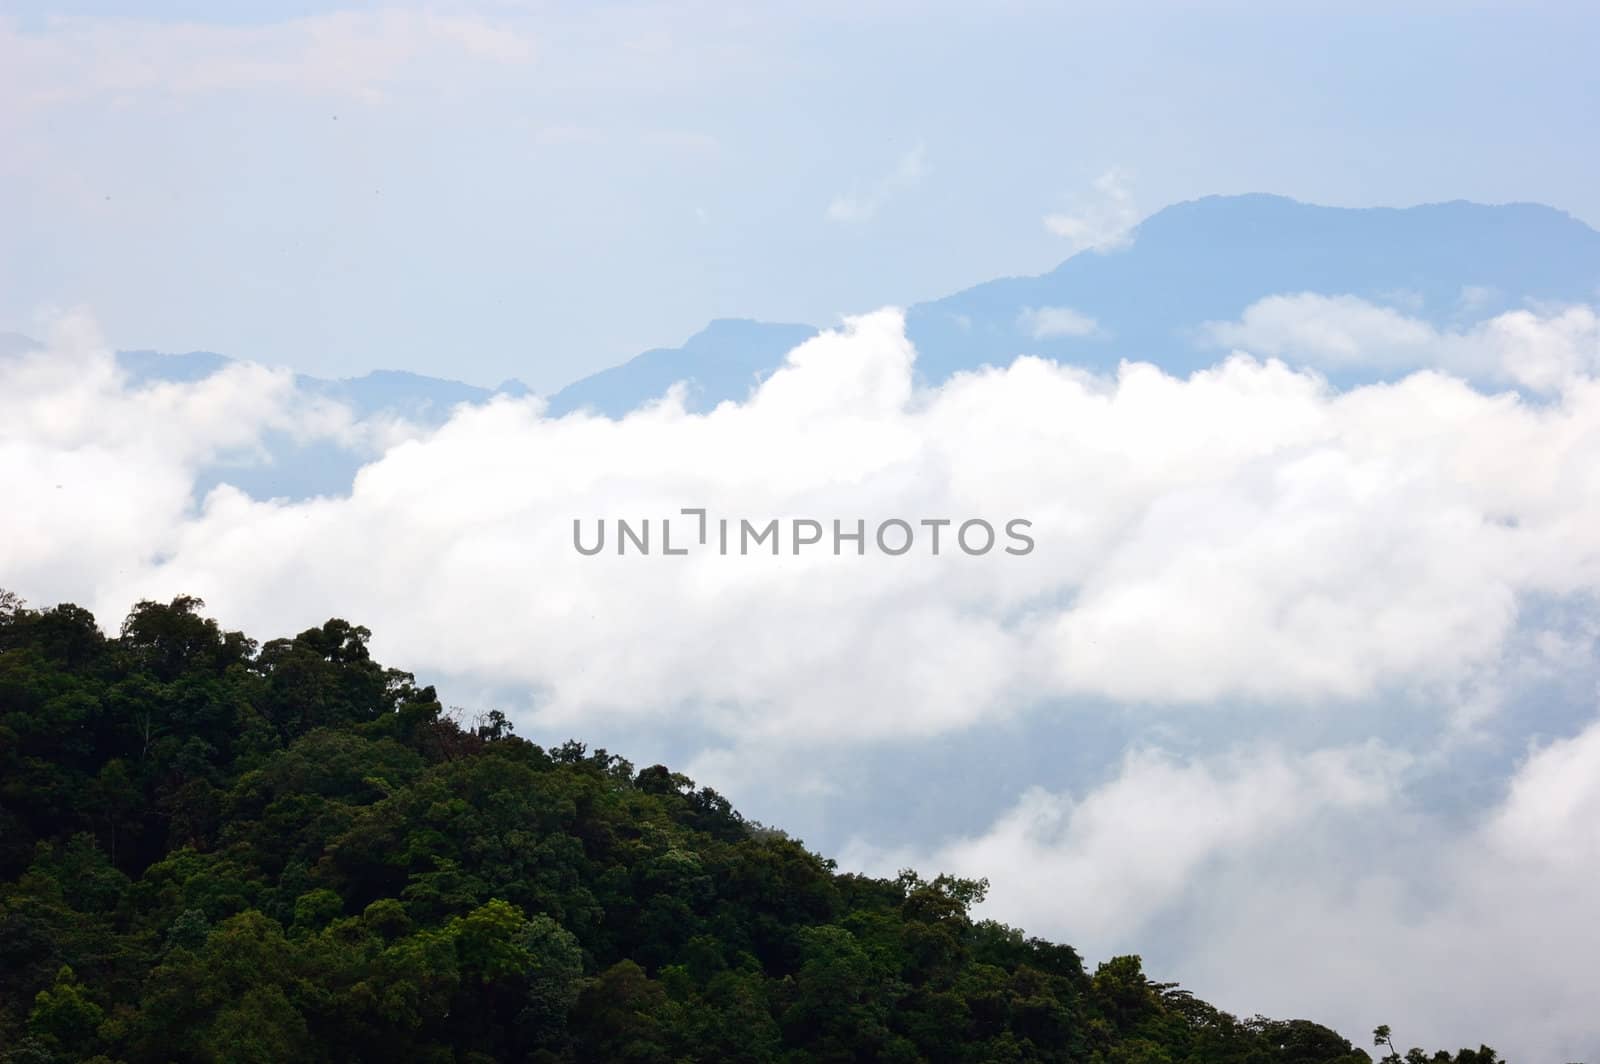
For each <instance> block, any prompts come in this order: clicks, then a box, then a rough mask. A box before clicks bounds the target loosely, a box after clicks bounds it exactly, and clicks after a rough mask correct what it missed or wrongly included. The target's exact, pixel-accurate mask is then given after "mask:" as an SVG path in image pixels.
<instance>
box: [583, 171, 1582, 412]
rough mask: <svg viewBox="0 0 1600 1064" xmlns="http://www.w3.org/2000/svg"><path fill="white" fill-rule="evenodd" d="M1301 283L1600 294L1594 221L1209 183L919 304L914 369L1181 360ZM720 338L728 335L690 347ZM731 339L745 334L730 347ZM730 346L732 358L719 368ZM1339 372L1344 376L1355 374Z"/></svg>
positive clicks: (642, 381)
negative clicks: (1036, 261) (1128, 236)
mask: <svg viewBox="0 0 1600 1064" xmlns="http://www.w3.org/2000/svg"><path fill="white" fill-rule="evenodd" d="M1293 292H1315V293H1320V294H1324V295H1354V296H1359V297H1362V298H1364V299H1368V300H1371V301H1373V302H1379V303H1391V304H1399V305H1401V306H1402V307H1403V309H1404V312H1405V313H1406V314H1408V315H1410V316H1413V317H1419V318H1422V319H1424V320H1427V321H1430V322H1432V323H1433V324H1435V325H1441V326H1442V325H1448V324H1450V323H1451V322H1452V321H1455V320H1457V319H1458V316H1459V315H1460V313H1461V312H1462V309H1463V304H1462V300H1463V297H1464V296H1466V295H1468V294H1470V295H1471V297H1472V299H1473V304H1472V313H1473V315H1474V319H1473V320H1479V319H1481V318H1482V317H1485V316H1488V315H1492V314H1495V313H1498V312H1500V311H1502V310H1506V309H1509V308H1512V307H1515V306H1521V305H1523V304H1524V303H1526V302H1527V301H1529V300H1537V301H1552V302H1567V303H1570V302H1578V301H1592V300H1594V299H1595V298H1596V296H1597V294H1600V232H1596V231H1595V230H1593V229H1591V228H1589V227H1588V226H1587V225H1585V224H1584V223H1583V222H1581V221H1579V220H1577V219H1576V218H1573V217H1572V216H1571V215H1568V214H1565V213H1563V212H1561V211H1558V210H1555V209H1553V208H1550V207H1542V206H1538V205H1536V204H1522V203H1519V204H1509V205H1504V206H1483V205H1481V204H1475V203H1465V202H1455V203H1439V204H1430V205H1427V206H1421V207H1407V208H1388V207H1376V208H1345V207H1318V206H1314V205H1312V204H1307V203H1299V202H1296V201H1295V200H1291V199H1286V198H1284V197H1282V196H1268V195H1247V196H1209V197H1207V198H1205V199H1199V200H1193V201H1191V202H1188V203H1180V204H1176V205H1174V206H1172V207H1168V208H1166V209H1165V210H1163V211H1160V212H1158V213H1156V214H1154V215H1152V216H1151V217H1149V218H1147V219H1146V220H1145V221H1144V222H1143V223H1142V224H1141V225H1140V226H1139V227H1138V228H1137V229H1136V230H1134V232H1133V234H1132V242H1131V244H1130V246H1128V247H1125V248H1122V249H1119V250H1114V251H1109V252H1094V251H1085V252H1081V253H1079V254H1077V255H1074V256H1072V257H1071V258H1069V259H1067V260H1066V261H1065V262H1063V263H1062V264H1061V265H1060V266H1057V267H1056V268H1055V269H1054V270H1051V271H1050V272H1049V273H1046V274H1041V275H1040V276H1037V277H1007V278H1001V279H999V280H994V281H988V282H985V283H984V284H980V285H977V286H975V287H973V288H969V289H966V290H965V291H962V292H957V293H955V294H954V295H950V296H946V297H944V298H942V299H938V300H934V301H933V302H929V303H919V304H917V305H915V306H913V307H911V308H910V309H909V310H908V311H907V315H906V328H907V331H908V333H909V335H910V337H911V340H912V342H913V343H915V344H916V347H917V371H918V374H919V375H920V377H921V378H922V380H923V381H924V382H925V383H930V384H937V383H939V382H942V381H944V380H946V379H948V378H949V377H950V376H951V375H952V374H954V373H957V372H960V371H961V370H968V369H976V368H978V367H979V366H982V365H985V364H990V365H1006V364H1009V363H1010V362H1011V361H1012V360H1013V359H1015V358H1016V357H1017V356H1018V355H1023V354H1031V355H1039V356H1042V357H1046V358H1052V359H1056V360H1060V361H1070V362H1072V363H1074V364H1078V365H1084V366H1088V367H1091V368H1098V369H1109V368H1114V367H1115V366H1116V364H1117V363H1118V361H1120V360H1121V359H1124V358H1133V359H1141V360H1145V361H1150V362H1154V363H1156V364H1157V365H1160V366H1162V367H1163V368H1165V369H1167V370H1169V371H1171V372H1175V373H1188V372H1190V371H1192V370H1195V369H1198V368H1201V367H1204V366H1208V365H1211V364H1212V363H1213V362H1215V361H1216V356H1217V352H1216V351H1215V350H1214V349H1208V348H1206V347H1203V346H1202V345H1201V344H1200V343H1199V342H1198V339H1199V336H1198V331H1199V327H1200V326H1201V325H1203V324H1204V323H1206V322H1208V321H1223V320H1229V319H1233V318H1237V317H1238V316H1239V315H1240V313H1241V312H1242V311H1243V310H1244V309H1245V308H1246V307H1248V306H1250V304H1252V303H1254V302H1256V301H1257V300H1260V299H1264V298H1266V297H1268V296H1272V295H1279V294H1283V293H1293ZM734 326H737V328H734ZM719 330H720V332H719ZM780 330H787V331H780ZM802 330H803V327H801V326H774V325H765V324H763V323H760V322H753V321H741V322H714V323H713V324H712V326H711V327H710V328H708V329H707V330H706V331H705V332H703V333H701V334H699V336H697V337H695V338H694V339H693V340H691V341H690V342H689V343H687V344H685V345H684V346H683V347H681V348H678V349H676V350H670V351H651V352H649V353H647V354H644V355H641V356H639V357H638V358H636V359H634V360H633V361H632V362H628V363H625V364H623V365H621V366H616V367H614V368H612V369H608V370H603V371H601V372H600V373H597V374H595V375H594V376H592V377H586V378H584V379H583V380H581V381H578V382H577V383H576V384H572V385H569V386H568V387H567V388H565V389H563V390H562V391H561V392H560V393H558V398H560V397H569V398H580V399H581V400H582V402H580V405H592V406H593V407H594V409H596V410H598V411H600V412H602V413H607V414H612V415H616V414H620V413H624V412H626V410H628V409H631V408H632V407H633V406H637V405H638V404H639V403H641V402H644V401H646V400H648V399H651V398H654V397H655V396H658V395H660V394H662V393H663V392H664V391H666V388H667V387H668V386H669V385H670V384H671V383H672V382H673V381H675V380H688V381H692V382H693V385H694V389H693V395H694V397H695V399H696V401H697V403H698V404H699V405H700V406H701V407H710V406H714V405H715V404H716V403H718V402H720V401H722V400H724V399H740V398H743V397H744V396H745V395H747V394H748V393H749V390H750V388H751V386H752V384H753V382H754V381H756V380H757V379H759V378H760V377H763V376H765V375H766V374H768V373H771V372H772V371H773V370H774V369H776V368H777V367H778V366H779V365H781V364H782V361H783V355H784V354H785V353H786V352H787V351H788V350H789V348H791V347H792V346H793V345H794V343H797V342H798V340H797V339H795V338H796V337H800V338H804V335H806V333H805V332H803V331H802ZM712 337H716V338H717V339H719V340H720V339H723V338H726V341H727V342H726V343H719V344H715V345H713V344H711V343H709V342H707V344H706V349H705V350H702V349H701V348H700V347H699V346H697V341H701V340H702V338H712ZM741 345H742V346H741ZM730 346H733V347H736V348H738V350H737V351H736V353H734V354H732V355H731V356H730V355H729V354H728V353H727V351H728V348H729V347H730ZM728 362H731V363H732V364H733V365H735V366H736V367H737V372H728V371H725V370H724V365H725V364H726V363H728ZM1346 376H1347V377H1349V378H1351V379H1350V380H1343V381H1341V383H1351V382H1353V380H1354V379H1356V375H1354V374H1347V375H1346ZM563 409H565V408H563Z"/></svg>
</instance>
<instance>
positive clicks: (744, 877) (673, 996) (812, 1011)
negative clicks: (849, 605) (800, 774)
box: [0, 595, 1497, 1064]
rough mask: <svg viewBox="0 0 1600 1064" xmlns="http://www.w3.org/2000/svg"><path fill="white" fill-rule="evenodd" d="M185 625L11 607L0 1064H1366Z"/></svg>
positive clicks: (429, 706) (0, 636)
mask: <svg viewBox="0 0 1600 1064" xmlns="http://www.w3.org/2000/svg"><path fill="white" fill-rule="evenodd" d="M200 605H201V603H199V602H198V601H196V600H194V599H186V598H180V599H177V600H175V601H173V602H171V603H168V604H158V603H150V602H145V603H140V604H139V605H138V606H137V607H135V608H134V610H133V612H132V613H131V614H130V615H129V617H128V618H127V620H126V621H125V622H124V623H123V625H122V628H121V631H120V634H119V635H118V636H117V637H116V638H107V637H106V636H105V635H103V634H102V633H101V631H100V630H99V628H98V627H97V626H96V623H95V620H94V618H93V617H92V616H91V615H90V614H89V613H88V612H87V611H85V610H83V609H80V608H78V607H76V606H70V605H63V606H57V607H55V608H52V609H44V610H33V609H28V608H25V607H24V606H23V605H22V604H21V603H20V602H18V601H17V600H16V599H15V598H14V597H11V596H5V595H0V1060H4V1061H7V1062H17V1064H20V1062H29V1064H35V1062H37V1064H44V1062H50V1061H77V1060H85V1059H93V1060H99V1061H127V1062H130V1064H131V1062H135V1061H241V1062H243V1061H355V1060H364V1061H385V1062H389V1061H441V1062H442V1061H501V1060H516V1061H522V1060H527V1061H639V1062H677V1061H751V1062H755V1061H808V1060H825V1061H874V1060H876V1061H918V1060H926V1061H951V1062H955V1061H973V1062H980V1061H984V1062H986V1061H1104V1062H1112V1061H1125V1062H1130V1064H1131V1062H1165V1061H1173V1062H1177V1061H1205V1062H1238V1064H1256V1062H1269V1061H1270V1062H1285V1064H1335V1062H1342V1064H1353V1062H1355V1061H1363V1062H1364V1061H1366V1060H1367V1059H1368V1057H1367V1054H1366V1053H1365V1052H1364V1051H1363V1050H1360V1049H1357V1048H1355V1047H1354V1046H1352V1044H1351V1043H1350V1042H1349V1041H1347V1040H1346V1039H1345V1038H1343V1037H1341V1036H1339V1035H1337V1034H1335V1033H1334V1032H1332V1031H1330V1030H1328V1029H1327V1028H1324V1027H1321V1026H1318V1025H1317V1024H1314V1023H1311V1022H1308V1021H1304V1020H1289V1021H1274V1020H1267V1019H1264V1018H1260V1017H1257V1018H1253V1019H1248V1020H1239V1019H1235V1018H1234V1017H1233V1016H1230V1015H1227V1014H1225V1013H1222V1012H1220V1011H1218V1010H1217V1009H1215V1008H1213V1007H1211V1006H1209V1005H1207V1004H1205V1003H1204V1002H1202V1001H1199V1000H1197V999H1196V998H1194V997H1193V996H1192V995H1190V994H1188V993H1186V992H1184V991H1182V990H1180V989H1178V988H1177V987H1176V986H1175V985H1173V984H1170V983H1159V982H1154V981H1152V980H1151V979H1150V978H1149V977H1148V976H1147V975H1146V974H1145V973H1144V972H1143V971H1142V970H1141V967H1140V962H1139V959H1138V958H1137V957H1119V958H1114V959H1111V960H1108V961H1105V962H1104V963H1100V964H1098V965H1096V966H1094V967H1093V968H1092V969H1090V968H1086V967H1085V965H1084V963H1083V961H1082V959H1081V958H1080V957H1079V956H1078V954H1077V953H1076V952H1074V951H1073V950H1072V948H1071V947H1069V946H1065V945H1057V944H1054V943H1050V942H1045V941H1041V940H1040V939H1037V938H1028V937H1026V936H1025V935H1024V934H1023V933H1022V932H1021V931H1018V930H1016V929H1013V928H1009V927H1006V926H1003V925H1001V924H998V923H995V922H992V921H987V920H977V919H974V917H973V916H972V914H971V907H972V905H973V904H974V903H975V902H976V901H977V900H979V899H980V898H981V896H982V893H983V889H984V884H983V883H981V882H971V881H966V880H959V879H951V878H947V877H942V876H941V877H935V878H931V879H930V878H923V877H919V876H917V875H914V874H912V873H910V872H906V873H902V874H901V875H900V876H899V877H898V878H897V879H892V880H884V879H870V878H865V877H861V876H856V875H849V874H844V873H840V872H838V871H837V870H836V869H835V867H834V865H833V863H832V862H831V861H828V860H826V859H824V858H821V857H819V856H817V855H815V854H812V853H810V852H808V851H807V850H806V849H805V847H804V846H802V845H801V844H800V843H799V842H798V841H796V840H792V839H789V838H787V837H786V836H784V835H783V833H782V832H779V831H775V830H771V829H767V828H764V827H762V826H760V825H758V824H754V823H752V822H749V821H746V820H744V819H743V818H741V817H740V815H739V814H738V813H737V812H735V811H734V810H733V809H732V808H731V807H730V806H729V804H728V802H727V801H726V800H724V799H723V798H722V797H721V796H719V795H718V794H717V793H716V792H715V791H713V790H710V789H709V788H703V787H702V788H697V787H696V786H695V785H694V784H693V782H692V781H690V780H688V779H687V778H685V777H684V776H682V775H679V774H677V773H674V772H671V771H670V770H668V769H666V768H664V767H661V766H659V765H658V766H651V767H648V768H643V769H636V768H635V767H634V766H633V765H631V764H629V763H628V762H627V761H625V760H623V759H622V758H621V757H618V756H616V755H613V754H610V753H607V752H606V751H604V750H592V751H591V750H588V749H586V748H585V747H584V746H583V745H582V744H580V743H576V742H567V743H564V744H561V745H558V746H554V747H549V748H545V747H541V746H539V745H536V744H535V743H533V742H529V741H527V740H525V739H523V738H520V737H518V736H516V735H514V734H513V733H512V730H511V728H510V726H509V724H508V722H507V721H506V719H505V718H504V717H503V716H501V715H500V714H498V713H489V714H487V715H485V716H483V717H481V718H478V719H475V720H472V721H470V722H468V721H463V720H461V719H459V718H458V717H457V716H456V715H452V714H447V713H446V712H444V711H443V709H442V707H441V706H440V704H439V702H438V700H437V698H436V697H435V693H434V691H433V689H432V688H428V687H418V686H417V685H416V684H415V682H414V680H413V678H412V677H411V676H410V675H409V674H406V673H403V672H399V671H397V670H394V669H386V668H384V667H382V666H380V665H378V664H377V663H376V662H374V661H373V660H372V659H371V657H370V656H369V654H368V649H367V638H368V633H367V631H366V630H365V629H363V628H360V627H357V626H354V625H351V624H348V623H346V622H344V621H340V620H333V621H329V622H328V623H327V624H325V625H323V626H322V627H320V628H314V629H311V630H309V631H306V632H302V633H301V634H300V635H298V636H296V637H294V638H293V639H275V640H272V641H271V642H268V643H265V644H260V645H258V644H257V643H256V642H255V641H253V640H251V639H248V638H246V637H245V636H244V635H242V634H240V633H238V632H224V631H222V630H220V629H219V627H218V626H217V624H216V623H215V622H214V621H211V620H208V619H206V618H204V617H203V616H202V615H201V614H200V613H199V612H198V608H199V607H200ZM1307 963H1315V961H1314V959H1309V958H1308V960H1307ZM1389 1051H1390V1049H1389V1047H1388V1046H1387V1045H1385V1046H1384V1047H1383V1049H1382V1050H1381V1052H1389ZM1413 1056H1414V1059H1417V1060H1421V1059H1424V1057H1423V1054H1421V1053H1414V1054H1413ZM1429 1059H1437V1060H1440V1061H1455V1062H1457V1064H1493V1062H1495V1061H1496V1060H1497V1058H1496V1057H1495V1055H1494V1053H1493V1052H1492V1051H1490V1050H1487V1049H1483V1050H1476V1051H1471V1052H1468V1051H1462V1052H1461V1053H1458V1054H1456V1055H1455V1056H1453V1057H1452V1056H1449V1055H1447V1054H1443V1053H1440V1054H1438V1055H1437V1056H1436V1057H1435V1058H1429Z"/></svg>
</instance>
